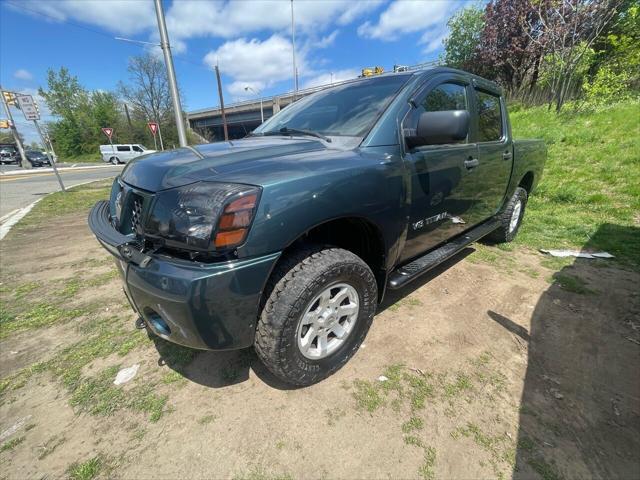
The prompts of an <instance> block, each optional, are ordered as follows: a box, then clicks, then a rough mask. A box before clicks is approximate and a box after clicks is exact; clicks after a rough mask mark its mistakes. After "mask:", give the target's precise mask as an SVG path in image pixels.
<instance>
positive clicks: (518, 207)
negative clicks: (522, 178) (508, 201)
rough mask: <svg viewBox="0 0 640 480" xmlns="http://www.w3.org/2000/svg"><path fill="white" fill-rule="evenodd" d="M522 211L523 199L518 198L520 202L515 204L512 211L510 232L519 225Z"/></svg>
mask: <svg viewBox="0 0 640 480" xmlns="http://www.w3.org/2000/svg"><path fill="white" fill-rule="evenodd" d="M520 212H522V201H521V200H518V202H517V203H516V204H515V205H514V206H513V211H512V212H511V220H509V233H511V232H513V231H514V230H515V229H516V227H517V226H518V222H519V221H520Z"/></svg>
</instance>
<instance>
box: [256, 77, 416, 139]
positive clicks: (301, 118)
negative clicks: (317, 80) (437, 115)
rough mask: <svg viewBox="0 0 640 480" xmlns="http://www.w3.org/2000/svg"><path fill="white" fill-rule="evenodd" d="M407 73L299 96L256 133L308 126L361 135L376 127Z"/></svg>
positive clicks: (334, 133)
mask: <svg viewBox="0 0 640 480" xmlns="http://www.w3.org/2000/svg"><path fill="white" fill-rule="evenodd" d="M408 78H409V76H408V75H389V76H386V77H376V78H372V79H367V80H363V81H359V82H353V83H348V84H345V85H339V86H337V87H333V88H328V89H327V90H322V91H320V92H318V93H315V94H313V95H309V96H308V97H305V98H303V99H302V100H298V101H297V102H296V103H293V104H291V105H289V106H287V107H286V108H285V109H283V110H281V111H280V112H279V113H277V114H276V115H274V116H273V117H271V118H270V119H269V120H267V121H266V122H265V123H263V124H262V125H260V126H259V127H258V128H257V129H256V130H255V131H254V133H255V134H268V133H271V132H274V133H275V132H279V131H281V130H282V129H285V130H282V131H283V133H286V130H287V129H289V130H307V131H311V132H315V133H320V134H323V135H330V136H348V137H362V136H364V135H366V134H367V132H368V131H369V130H370V129H371V127H373V124H374V123H375V122H376V120H377V119H378V117H379V116H380V114H381V113H382V112H383V111H384V110H385V109H386V108H387V106H388V105H389V103H390V102H391V100H392V99H393V97H394V96H395V95H396V93H397V92H398V90H400V88H401V87H402V86H403V85H404V84H405V82H406V81H407V79H408Z"/></svg>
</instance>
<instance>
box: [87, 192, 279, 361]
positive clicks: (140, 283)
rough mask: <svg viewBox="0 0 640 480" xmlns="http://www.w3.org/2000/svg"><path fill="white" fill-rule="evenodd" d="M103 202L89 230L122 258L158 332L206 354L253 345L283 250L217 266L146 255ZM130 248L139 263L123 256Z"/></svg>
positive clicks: (132, 296)
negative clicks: (117, 224) (131, 242)
mask: <svg viewBox="0 0 640 480" xmlns="http://www.w3.org/2000/svg"><path fill="white" fill-rule="evenodd" d="M101 203H102V202H100V203H98V204H96V206H95V207H94V209H93V210H92V211H91V213H90V215H89V226H90V228H91V230H92V231H93V233H94V234H95V235H96V237H97V238H98V240H99V241H100V243H101V244H102V245H103V246H105V248H106V249H107V250H108V251H109V252H110V253H112V254H113V255H114V256H115V257H116V264H117V265H118V268H119V270H120V273H121V274H122V277H123V280H124V288H125V292H126V294H127V296H128V297H129V300H130V301H131V303H132V304H133V306H134V308H135V309H136V310H137V311H138V313H139V314H140V315H141V316H142V317H143V318H144V319H145V321H146V323H147V326H148V327H149V328H150V329H151V330H152V331H153V332H154V333H156V334H157V335H158V336H160V337H162V338H165V339H167V340H169V341H172V342H175V343H179V344H181V345H185V346H188V347H193V348H199V349H206V350H228V349H229V350H230V349H238V348H245V347H249V346H251V345H253V341H254V336H255V328H256V321H257V319H258V314H259V308H260V301H261V298H262V290H263V288H264V286H265V284H266V282H267V279H268V278H269V275H270V274H271V270H272V269H273V266H274V265H275V263H276V261H277V260H278V258H279V257H280V252H277V253H272V254H270V255H266V256H262V257H256V258H251V259H246V260H236V261H231V262H224V263H214V264H208V263H200V262H189V261H184V260H176V259H173V258H171V257H165V256H160V255H146V254H143V253H141V252H140V251H138V250H136V249H135V248H134V247H133V246H130V245H127V244H126V243H123V242H125V239H127V238H128V237H125V236H121V235H120V234H119V233H118V232H117V231H116V230H115V229H114V228H113V227H111V224H110V223H109V221H108V216H107V215H108V213H107V211H106V210H105V208H104V205H101ZM96 209H99V210H100V211H95V210H96ZM114 232H115V233H114ZM127 246H128V247H129V251H133V259H132V258H125V256H124V255H122V252H123V251H125V252H126V251H127V250H124V248H126V247H127ZM140 255H142V257H140ZM140 258H142V259H143V260H142V261H138V262H136V260H139V259H140ZM146 258H149V260H144V259H146Z"/></svg>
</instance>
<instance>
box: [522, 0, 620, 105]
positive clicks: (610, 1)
mask: <svg viewBox="0 0 640 480" xmlns="http://www.w3.org/2000/svg"><path fill="white" fill-rule="evenodd" d="M620 4H621V1H620V0H542V1H540V2H539V3H538V8H537V10H536V21H535V24H530V25H529V27H530V28H529V29H528V30H529V32H530V38H531V40H532V41H533V42H536V43H537V44H539V45H540V47H541V48H542V49H543V51H544V54H545V63H546V66H547V67H548V68H549V71H550V88H551V95H552V98H551V103H550V104H549V106H550V107H551V105H552V104H555V109H556V112H559V111H560V110H561V109H562V106H563V105H564V102H565V101H566V99H567V95H568V93H569V90H570V88H571V86H572V85H573V83H574V81H575V78H574V77H575V73H576V69H577V68H578V66H579V65H580V61H581V60H582V59H583V57H584V56H585V54H586V53H587V52H589V51H590V49H591V45H592V44H593V42H594V41H595V40H596V39H597V38H598V37H599V36H600V34H601V33H602V32H603V31H604V30H605V28H606V27H607V26H608V24H609V22H610V21H611V19H612V18H614V16H615V15H616V12H617V10H618V8H619V6H620ZM531 33H533V34H531Z"/></svg>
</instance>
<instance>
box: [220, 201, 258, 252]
mask: <svg viewBox="0 0 640 480" xmlns="http://www.w3.org/2000/svg"><path fill="white" fill-rule="evenodd" d="M257 200H258V194H257V193H252V194H250V195H245V196H242V197H240V198H237V199H235V200H233V201H232V202H230V203H229V204H228V205H227V206H226V207H225V208H224V211H223V213H222V215H221V216H220V220H219V221H218V229H217V234H216V238H215V240H214V244H215V246H216V248H230V247H234V246H236V245H239V244H241V243H242V242H244V240H245V238H246V236H247V232H248V231H249V225H250V224H251V220H252V219H253V213H254V209H255V206H256V202H257Z"/></svg>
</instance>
